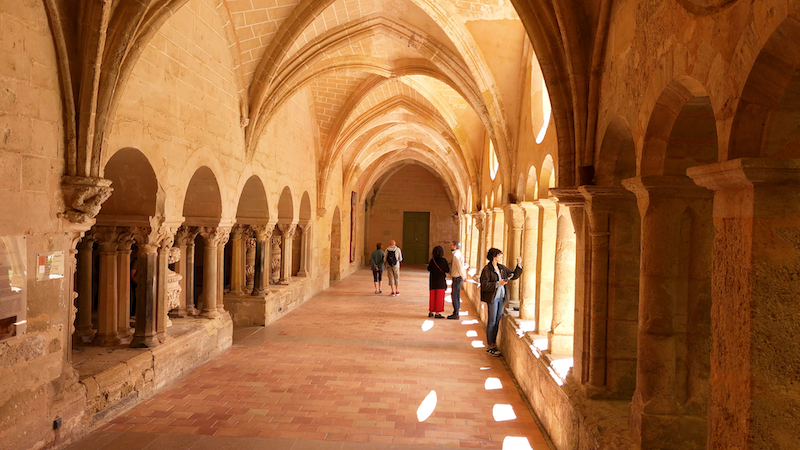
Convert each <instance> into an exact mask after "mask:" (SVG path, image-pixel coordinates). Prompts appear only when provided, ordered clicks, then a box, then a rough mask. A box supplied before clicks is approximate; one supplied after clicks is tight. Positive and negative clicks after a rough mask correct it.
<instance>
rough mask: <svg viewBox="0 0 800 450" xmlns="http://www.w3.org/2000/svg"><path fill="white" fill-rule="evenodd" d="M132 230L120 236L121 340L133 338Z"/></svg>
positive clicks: (118, 319) (118, 311) (118, 280)
mask: <svg viewBox="0 0 800 450" xmlns="http://www.w3.org/2000/svg"><path fill="white" fill-rule="evenodd" d="M133 242H134V241H133V234H132V230H130V229H127V230H124V231H123V232H122V234H120V237H119V246H118V247H117V298H118V302H117V334H118V335H119V337H120V339H128V338H130V337H131V336H133V333H132V332H131V315H130V314H131V245H133Z"/></svg>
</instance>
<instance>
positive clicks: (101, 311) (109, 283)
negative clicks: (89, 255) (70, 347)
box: [92, 227, 120, 347]
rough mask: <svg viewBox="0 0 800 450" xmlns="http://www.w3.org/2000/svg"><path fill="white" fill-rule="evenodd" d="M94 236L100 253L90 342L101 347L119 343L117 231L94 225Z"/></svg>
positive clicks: (113, 228) (112, 228)
mask: <svg viewBox="0 0 800 450" xmlns="http://www.w3.org/2000/svg"><path fill="white" fill-rule="evenodd" d="M93 234H94V236H95V238H96V239H97V242H98V253H99V254H100V262H99V265H100V267H99V270H98V276H99V280H98V282H97V289H98V296H97V297H98V301H97V334H96V335H95V337H94V339H93V340H92V343H93V344H95V345H100V346H103V347H113V346H115V345H117V344H119V342H120V339H119V336H118V335H117V328H118V327H117V317H118V312H117V307H118V304H117V301H118V300H117V288H118V283H117V260H118V258H117V246H118V245H119V243H118V242H117V239H118V238H119V232H118V231H117V229H116V228H115V227H95V229H94V233H93Z"/></svg>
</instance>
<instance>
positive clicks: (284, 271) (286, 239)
mask: <svg viewBox="0 0 800 450" xmlns="http://www.w3.org/2000/svg"><path fill="white" fill-rule="evenodd" d="M279 227H280V229H281V239H282V241H283V242H282V244H283V245H282V246H281V250H282V252H281V279H280V284H289V283H290V282H291V281H292V238H294V233H295V232H297V225H295V224H293V223H287V224H281V225H279Z"/></svg>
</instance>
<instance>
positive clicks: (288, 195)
mask: <svg viewBox="0 0 800 450" xmlns="http://www.w3.org/2000/svg"><path fill="white" fill-rule="evenodd" d="M292 220H294V201H293V200H292V191H291V189H289V187H288V186H287V187H285V188H283V192H281V196H280V198H279V199H278V221H282V222H287V223H288V222H291V221H292Z"/></svg>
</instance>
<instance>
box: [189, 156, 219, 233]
mask: <svg viewBox="0 0 800 450" xmlns="http://www.w3.org/2000/svg"><path fill="white" fill-rule="evenodd" d="M183 216H184V217H185V218H186V224H187V225H192V226H217V225H218V224H219V221H220V219H221V218H222V195H221V194H220V190H219V184H218V183H217V177H216V176H215V175H214V172H212V171H211V169H209V168H208V166H202V167H200V168H199V169H197V171H195V173H194V175H193V176H192V179H191V180H190V181H189V186H188V187H187V189H186V196H185V197H184V200H183Z"/></svg>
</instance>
